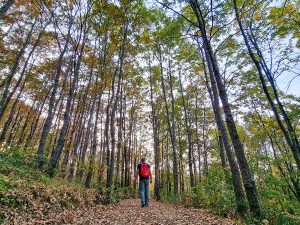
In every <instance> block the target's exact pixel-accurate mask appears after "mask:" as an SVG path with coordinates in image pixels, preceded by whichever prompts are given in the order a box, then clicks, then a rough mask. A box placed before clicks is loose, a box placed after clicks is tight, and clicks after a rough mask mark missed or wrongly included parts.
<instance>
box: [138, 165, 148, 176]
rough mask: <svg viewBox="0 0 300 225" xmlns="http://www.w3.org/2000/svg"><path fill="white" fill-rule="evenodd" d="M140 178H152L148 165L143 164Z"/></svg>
mask: <svg viewBox="0 0 300 225" xmlns="http://www.w3.org/2000/svg"><path fill="white" fill-rule="evenodd" d="M140 177H141V178H149V177H150V168H149V165H148V164H147V163H142V164H141V168H140Z"/></svg>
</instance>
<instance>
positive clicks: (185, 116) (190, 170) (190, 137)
mask: <svg viewBox="0 0 300 225" xmlns="http://www.w3.org/2000/svg"><path fill="white" fill-rule="evenodd" d="M180 72H181V71H179V84H180V92H181V101H182V106H183V112H184V123H185V129H186V133H187V139H188V149H189V151H188V162H189V172H190V180H191V188H192V189H193V188H194V187H195V178H194V173H193V164H192V163H193V162H192V151H193V150H192V132H191V126H190V121H189V118H188V112H187V106H186V103H185V98H184V95H183V87H182V82H181V74H180Z"/></svg>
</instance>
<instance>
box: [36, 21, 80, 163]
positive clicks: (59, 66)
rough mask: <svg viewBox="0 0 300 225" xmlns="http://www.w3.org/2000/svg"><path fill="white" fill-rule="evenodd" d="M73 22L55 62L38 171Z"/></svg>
mask: <svg viewBox="0 0 300 225" xmlns="http://www.w3.org/2000/svg"><path fill="white" fill-rule="evenodd" d="M73 21H74V18H72V19H71V20H70V21H69V27H68V34H67V38H66V42H65V45H64V48H63V50H62V51H61V53H60V55H59V58H58V62H57V68H56V74H55V76H54V84H53V89H52V91H51V94H50V100H49V107H48V112H47V118H46V121H45V124H44V127H43V130H42V135H41V139H40V142H39V147H38V152H37V163H38V168H39V169H43V166H44V163H45V156H44V150H45V145H46V140H47V137H48V134H49V131H50V129H51V124H52V120H53V116H54V111H55V109H54V103H55V97H56V93H57V90H58V84H59V78H60V74H61V70H62V64H63V58H64V55H65V53H66V51H67V49H68V45H69V40H70V38H71V27H72V25H73Z"/></svg>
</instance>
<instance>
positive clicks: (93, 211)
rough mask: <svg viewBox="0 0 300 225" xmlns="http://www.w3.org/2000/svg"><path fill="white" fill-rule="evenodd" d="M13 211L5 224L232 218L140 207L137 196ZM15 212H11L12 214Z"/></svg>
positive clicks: (218, 221) (205, 224) (218, 223)
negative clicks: (102, 202)
mask: <svg viewBox="0 0 300 225" xmlns="http://www.w3.org/2000/svg"><path fill="white" fill-rule="evenodd" d="M43 210H46V209H40V213H36V212H35V213H33V214H26V213H18V212H15V213H13V214H11V216H12V217H10V220H6V221H4V224H101V225H106V224H109V225H114V224H116V225H120V224H121V225H122V224H124V225H125V224H126V225H127V224H128V225H129V224H132V225H142V224H153V225H154V224H156V225H164V224H170V225H171V224H172V225H177V224H178V225H187V224H201V225H231V224H235V222H233V221H230V220H228V219H224V218H221V217H218V216H216V215H214V214H212V213H211V212H209V211H208V210H204V209H195V208H185V207H183V206H179V205H173V204H166V203H162V202H158V201H154V200H153V201H152V202H151V204H150V206H149V207H147V208H142V207H140V201H139V199H125V200H122V201H121V202H120V203H118V204H114V205H113V204H111V205H95V206H93V207H79V208H77V209H76V208H75V209H72V208H69V209H64V210H62V211H56V210H54V211H52V210H50V211H52V212H48V213H46V214H44V213H43ZM13 215H14V216H13Z"/></svg>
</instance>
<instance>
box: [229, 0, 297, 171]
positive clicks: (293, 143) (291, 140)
mask: <svg viewBox="0 0 300 225" xmlns="http://www.w3.org/2000/svg"><path fill="white" fill-rule="evenodd" d="M233 3H234V10H235V16H236V19H237V22H238V25H239V28H240V31H241V33H242V36H243V38H244V42H245V44H246V47H247V50H248V53H249V55H250V57H251V59H252V61H253V63H254V65H255V67H256V69H257V72H258V75H259V80H260V82H261V85H262V88H263V91H264V93H265V95H266V97H267V99H268V102H269V104H270V105H271V109H272V111H273V113H274V116H275V119H276V121H277V123H278V125H279V127H280V129H281V131H282V133H283V135H284V137H285V140H286V142H287V143H288V145H289V147H290V149H291V151H292V153H293V156H294V159H295V161H296V164H297V167H298V170H300V145H299V140H298V138H297V135H296V132H295V129H294V128H293V126H292V124H291V122H290V119H289V117H288V115H287V113H286V111H285V109H284V107H283V104H282V103H281V101H280V99H279V96H278V93H277V88H276V86H275V83H274V80H273V77H272V74H271V71H270V70H269V69H268V67H267V66H266V63H264V57H263V55H262V53H261V51H260V49H259V47H258V45H257V43H256V40H255V37H254V35H252V43H253V44H254V47H255V49H256V51H257V54H258V55H259V57H260V59H257V57H255V54H254V52H253V50H252V48H251V46H250V43H249V38H248V36H247V34H246V32H245V29H244V27H243V25H242V22H241V18H240V16H239V12H238V7H237V2H236V0H233ZM263 71H264V72H265V74H266V77H267V79H268V81H269V82H270V84H271V87H272V90H273V93H274V96H275V100H276V101H277V103H278V106H279V110H280V112H281V113H282V115H283V120H284V122H285V124H286V126H287V129H286V128H285V126H284V124H283V122H282V119H281V118H280V115H279V112H278V109H277V106H276V104H275V102H274V100H273V99H272V96H271V93H270V91H269V89H268V86H267V83H266V80H265V78H264V75H263Z"/></svg>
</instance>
